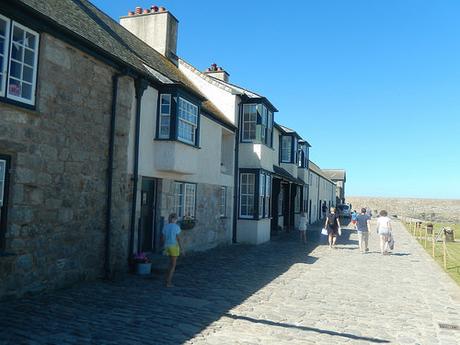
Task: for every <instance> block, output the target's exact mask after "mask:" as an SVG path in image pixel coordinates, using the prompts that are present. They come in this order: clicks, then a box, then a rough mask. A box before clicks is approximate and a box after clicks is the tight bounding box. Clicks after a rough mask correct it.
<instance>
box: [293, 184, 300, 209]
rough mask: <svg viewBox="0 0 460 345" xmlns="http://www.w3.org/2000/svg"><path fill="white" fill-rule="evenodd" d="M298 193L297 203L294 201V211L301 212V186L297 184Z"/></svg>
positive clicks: (296, 196)
mask: <svg viewBox="0 0 460 345" xmlns="http://www.w3.org/2000/svg"><path fill="white" fill-rule="evenodd" d="M295 189H296V194H295V200H294V201H295V203H294V212H295V213H300V200H301V199H300V197H301V187H300V186H296V188H295Z"/></svg>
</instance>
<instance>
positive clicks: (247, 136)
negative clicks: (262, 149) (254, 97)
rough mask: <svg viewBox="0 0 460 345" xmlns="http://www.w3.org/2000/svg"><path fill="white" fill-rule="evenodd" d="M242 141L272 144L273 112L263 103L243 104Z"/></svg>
mask: <svg viewBox="0 0 460 345" xmlns="http://www.w3.org/2000/svg"><path fill="white" fill-rule="evenodd" d="M242 122H243V123H242V127H243V130H242V141H246V142H248V141H256V142H258V143H262V144H264V145H267V146H269V147H271V146H272V144H273V112H271V111H269V110H268V108H267V107H266V106H265V105H264V104H244V105H243V121H242Z"/></svg>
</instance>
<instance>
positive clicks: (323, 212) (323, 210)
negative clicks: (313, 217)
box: [321, 201, 327, 219]
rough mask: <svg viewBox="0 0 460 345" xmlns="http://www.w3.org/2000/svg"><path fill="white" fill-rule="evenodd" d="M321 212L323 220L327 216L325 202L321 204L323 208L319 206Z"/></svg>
mask: <svg viewBox="0 0 460 345" xmlns="http://www.w3.org/2000/svg"><path fill="white" fill-rule="evenodd" d="M321 212H322V214H323V219H324V218H325V217H326V215H327V205H326V201H324V202H323V206H321Z"/></svg>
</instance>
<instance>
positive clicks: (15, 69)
mask: <svg viewBox="0 0 460 345" xmlns="http://www.w3.org/2000/svg"><path fill="white" fill-rule="evenodd" d="M10 76H11V77H14V78H17V79H21V64H19V63H17V62H11V67H10Z"/></svg>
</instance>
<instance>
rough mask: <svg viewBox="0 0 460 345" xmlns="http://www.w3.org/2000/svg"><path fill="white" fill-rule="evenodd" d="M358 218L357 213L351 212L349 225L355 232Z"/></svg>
mask: <svg viewBox="0 0 460 345" xmlns="http://www.w3.org/2000/svg"><path fill="white" fill-rule="evenodd" d="M357 217H358V213H357V212H356V210H353V211H352V212H351V225H352V226H353V229H355V230H356V218H357Z"/></svg>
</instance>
